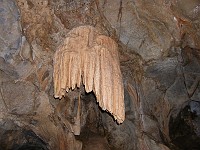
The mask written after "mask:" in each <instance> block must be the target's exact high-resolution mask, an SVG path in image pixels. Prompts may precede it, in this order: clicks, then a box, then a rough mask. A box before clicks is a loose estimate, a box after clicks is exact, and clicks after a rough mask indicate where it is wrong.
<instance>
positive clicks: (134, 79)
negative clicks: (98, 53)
mask: <svg viewBox="0 0 200 150" xmlns="http://www.w3.org/2000/svg"><path fill="white" fill-rule="evenodd" d="M85 25H86V26H92V27H93V28H95V30H98V31H99V32H100V33H101V34H102V35H104V36H107V37H109V38H111V39H112V40H114V41H115V42H116V43H117V46H118V54H119V61H120V69H121V73H122V79H123V87H124V105H125V120H124V122H123V123H121V124H118V123H117V122H116V121H115V120H114V119H113V117H112V115H111V114H109V113H108V112H105V111H103V110H102V109H101V108H100V107H99V106H98V103H97V102H96V96H95V93H94V92H90V93H87V92H85V87H84V86H83V85H81V87H80V88H75V89H74V90H70V91H69V92H68V93H66V96H65V97H62V98H61V99H59V98H54V84H53V67H54V66H53V65H54V60H53V59H54V54H55V52H56V51H57V50H58V49H59V46H60V45H62V44H63V42H64V41H65V39H66V38H67V35H68V33H69V32H70V31H71V30H72V29H74V28H76V27H79V26H85ZM199 39H200V1H199V0H176V1H174V0H0V150H25V149H40V150H81V149H83V150H198V149H200V144H199V143H200V128H199V126H200V84H199V82H200V40H199ZM78 44H80V43H79V42H77V45H78ZM88 65H89V64H88ZM113 78H115V76H113ZM114 80H115V79H113V81H114ZM110 86H111V88H115V87H113V84H111V85H110ZM115 94H119V93H115ZM79 106H80V107H79ZM78 113H80V117H79V121H80V124H79V125H78V127H79V128H80V135H75V134H74V133H73V132H72V128H73V127H76V126H77V124H76V119H77V114H78Z"/></svg>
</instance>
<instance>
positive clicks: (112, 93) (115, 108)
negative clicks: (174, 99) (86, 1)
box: [54, 26, 125, 123]
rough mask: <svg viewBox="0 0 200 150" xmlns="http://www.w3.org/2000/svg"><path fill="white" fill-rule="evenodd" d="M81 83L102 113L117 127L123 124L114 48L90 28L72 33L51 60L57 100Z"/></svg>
mask: <svg viewBox="0 0 200 150" xmlns="http://www.w3.org/2000/svg"><path fill="white" fill-rule="evenodd" d="M82 82H83V84H84V85H85V91H86V92H87V93H89V92H91V91H93V92H94V93H95V95H96V99H97V102H98V103H99V106H100V107H101V108H102V109H103V110H106V111H108V112H110V113H111V114H112V115H113V116H114V118H115V120H117V122H118V123H122V122H123V121H124V119H125V110H124V109H125V108H124V88H123V82H122V75H121V71H120V65H119V58H118V47H117V44H116V43H115V42H114V40H112V39H111V38H109V37H107V36H104V35H100V33H98V31H96V30H95V28H94V27H91V26H80V27H77V28H74V29H72V30H71V31H70V32H69V33H68V36H67V38H66V39H65V40H64V42H63V44H62V45H61V46H60V47H59V49H58V50H57V51H56V53H55V57H54V94H55V97H56V98H62V96H63V95H65V94H66V91H67V92H68V90H69V89H72V90H73V89H74V88H75V87H76V86H77V87H80V85H81V83H82Z"/></svg>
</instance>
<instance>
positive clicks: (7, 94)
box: [1, 81, 37, 115]
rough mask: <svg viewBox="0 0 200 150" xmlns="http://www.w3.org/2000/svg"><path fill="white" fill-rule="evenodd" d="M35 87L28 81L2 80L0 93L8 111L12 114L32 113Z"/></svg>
mask: <svg viewBox="0 0 200 150" xmlns="http://www.w3.org/2000/svg"><path fill="white" fill-rule="evenodd" d="M36 91H37V90H36V88H35V87H34V85H33V84H31V83H28V82H26V83H25V82H17V83H14V82H13V81H8V82H3V83H2V85H1V94H2V98H3V101H4V104H5V106H6V108H7V109H8V113H10V114H14V115H24V114H26V115H28V114H31V113H33V109H34V102H35V97H36V93H37V92H36Z"/></svg>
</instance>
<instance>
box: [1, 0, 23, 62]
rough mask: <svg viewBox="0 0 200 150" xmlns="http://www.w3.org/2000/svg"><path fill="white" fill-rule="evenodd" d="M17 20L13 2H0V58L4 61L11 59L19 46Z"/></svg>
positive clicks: (19, 35)
mask: <svg viewBox="0 0 200 150" xmlns="http://www.w3.org/2000/svg"><path fill="white" fill-rule="evenodd" d="M19 18H20V15H19V11H18V7H17V6H16V2H15V0H7V1H0V33H1V34H0V45H1V47H0V56H1V57H3V58H4V59H5V60H6V61H10V60H11V59H13V56H14V55H15V54H16V52H17V51H18V49H19V46H20V41H21V32H20V24H19Z"/></svg>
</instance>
